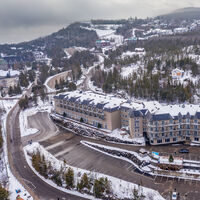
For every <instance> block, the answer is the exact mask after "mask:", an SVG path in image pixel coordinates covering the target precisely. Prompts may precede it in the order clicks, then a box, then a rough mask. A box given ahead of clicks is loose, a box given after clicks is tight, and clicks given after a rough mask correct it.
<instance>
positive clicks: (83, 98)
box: [56, 91, 126, 111]
mask: <svg viewBox="0 0 200 200" xmlns="http://www.w3.org/2000/svg"><path fill="white" fill-rule="evenodd" d="M56 98H59V99H63V100H65V99H66V100H69V101H72V102H76V103H80V104H85V105H90V106H95V107H97V108H100V109H106V110H108V111H113V109H118V108H119V107H120V105H121V104H122V103H123V102H125V101H126V100H125V99H121V98H118V97H115V96H113V95H100V94H96V93H93V92H90V91H86V92H81V91H73V92H66V93H64V94H59V95H57V96H56Z"/></svg>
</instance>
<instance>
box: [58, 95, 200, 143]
mask: <svg viewBox="0 0 200 200" xmlns="http://www.w3.org/2000/svg"><path fill="white" fill-rule="evenodd" d="M54 106H55V112H56V113H57V114H60V115H62V116H65V117H67V118H71V119H74V120H77V121H79V122H83V123H86V124H89V125H92V126H95V127H98V128H103V129H107V130H110V131H112V130H114V129H117V128H126V129H127V130H128V132H129V134H130V137H131V138H140V137H143V136H145V137H146V138H147V139H148V140H149V142H150V144H151V145H160V144H169V143H177V142H184V141H196V142H198V141H199V142H200V106H199V105H191V104H190V105H188V104H183V105H161V104H160V103H158V102H152V101H151V102H133V101H127V100H126V99H122V98H118V97H115V96H113V95H106V96H105V95H99V94H95V93H92V92H81V91H74V92H67V93H65V94H58V95H56V96H55V97H54Z"/></svg>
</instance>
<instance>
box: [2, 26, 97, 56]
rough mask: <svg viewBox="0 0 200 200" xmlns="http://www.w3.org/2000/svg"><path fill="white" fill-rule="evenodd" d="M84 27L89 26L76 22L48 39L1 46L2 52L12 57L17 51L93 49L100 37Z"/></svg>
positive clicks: (43, 38)
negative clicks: (56, 48) (74, 47)
mask: <svg viewBox="0 0 200 200" xmlns="http://www.w3.org/2000/svg"><path fill="white" fill-rule="evenodd" d="M83 26H87V24H86V23H79V22H76V23H73V24H70V25H69V26H68V27H66V28H63V29H61V30H59V31H57V32H55V33H52V34H51V35H48V36H46V37H41V38H38V39H35V40H32V41H29V42H22V43H19V44H5V45H0V52H1V53H5V54H9V55H12V54H17V52H16V51H17V50H20V51H21V50H24V51H26V50H34V49H35V48H37V49H40V48H41V49H46V50H48V51H49V50H51V49H52V48H54V47H59V48H68V47H71V46H80V47H93V46H94V45H95V42H96V40H97V39H98V36H97V34H96V32H95V31H93V30H87V29H84V28H82V27H83ZM13 46H14V47H16V49H15V48H14V49H13V48H10V47H13Z"/></svg>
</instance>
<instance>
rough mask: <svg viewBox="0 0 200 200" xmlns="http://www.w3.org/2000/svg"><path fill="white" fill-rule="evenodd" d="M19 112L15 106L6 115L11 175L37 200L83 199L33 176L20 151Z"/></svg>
mask: <svg viewBox="0 0 200 200" xmlns="http://www.w3.org/2000/svg"><path fill="white" fill-rule="evenodd" d="M19 111H20V109H19V106H16V107H15V108H14V109H13V110H12V111H11V113H10V115H8V119H7V120H8V125H9V129H8V130H7V134H9V135H10V141H9V142H8V145H9V146H8V151H9V153H10V164H11V165H12V166H11V170H12V172H13V174H14V175H15V176H16V177H17V179H18V180H19V181H20V182H21V183H22V184H23V185H24V186H25V188H27V187H28V188H29V190H30V191H31V193H32V192H33V193H34V195H36V196H37V199H39V200H57V199H58V198H59V199H63V200H64V199H67V200H80V199H84V198H80V197H77V196H74V195H71V194H67V193H65V192H61V191H59V190H57V189H55V188H54V187H52V186H50V185H49V184H47V183H45V182H44V181H42V179H40V178H39V177H38V176H37V175H35V174H34V172H33V171H32V170H31V169H30V168H29V166H28V164H27V162H26V159H25V157H24V153H23V150H22V143H21V137H20V129H19ZM29 190H28V191H29ZM35 199H36V198H35Z"/></svg>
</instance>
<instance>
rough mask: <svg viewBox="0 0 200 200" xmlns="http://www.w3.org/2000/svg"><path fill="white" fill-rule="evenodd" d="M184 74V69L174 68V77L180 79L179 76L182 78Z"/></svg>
mask: <svg viewBox="0 0 200 200" xmlns="http://www.w3.org/2000/svg"><path fill="white" fill-rule="evenodd" d="M183 76H184V70H181V69H178V68H176V69H174V70H172V78H173V79H179V78H182V77H183Z"/></svg>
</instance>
